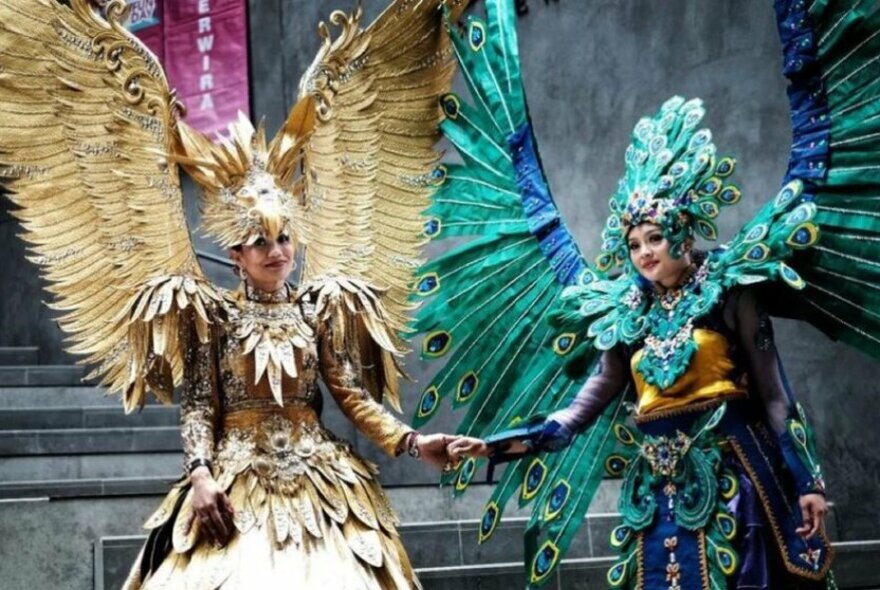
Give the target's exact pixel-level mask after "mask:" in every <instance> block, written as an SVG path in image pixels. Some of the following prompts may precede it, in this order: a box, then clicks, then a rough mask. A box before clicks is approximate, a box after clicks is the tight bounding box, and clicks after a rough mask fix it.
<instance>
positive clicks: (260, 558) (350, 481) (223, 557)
mask: <svg viewBox="0 0 880 590" xmlns="http://www.w3.org/2000/svg"><path fill="white" fill-rule="evenodd" d="M214 471H215V478H216V480H217V482H218V484H219V485H220V486H221V487H222V488H223V489H224V490H226V493H227V494H228V496H229V499H230V502H231V503H232V506H233V508H234V510H235V516H234V525H235V531H234V533H233V536H232V539H231V540H230V542H229V543H228V544H227V545H226V546H225V547H215V546H214V545H212V544H210V543H208V542H207V541H206V540H205V539H204V537H203V536H202V535H201V534H200V524H199V521H198V519H193V518H192V516H193V510H192V490H191V489H190V487H189V485H188V484H187V482H181V483H180V484H178V485H177V486H175V487H174V488H173V489H172V490H171V492H170V493H169V494H168V496H166V498H165V499H164V501H163V502H162V504H161V505H160V506H159V509H158V510H157V511H156V512H155V513H154V514H153V515H152V516H151V517H150V518H149V520H148V521H147V523H146V525H145V527H146V528H147V529H148V530H150V531H156V530H157V529H160V528H161V527H165V529H166V530H170V531H171V549H170V550H169V551H168V554H167V555H166V556H165V557H164V559H163V560H162V561H161V564H160V565H159V566H158V567H157V568H156V569H155V570H154V571H152V573H150V574H148V575H147V576H145V579H141V575H140V570H141V568H140V564H141V561H142V559H144V557H149V556H144V555H143V552H142V556H141V558H139V559H138V560H137V562H136V563H135V565H134V567H133V569H132V573H131V575H130V576H129V580H128V582H127V583H126V586H124V588H125V590H158V589H167V590H177V589H180V590H221V589H222V590H233V589H236V590H238V589H242V590H244V589H249V588H254V587H258V586H257V585H259V587H261V588H265V589H267V590H276V589H277V590H281V589H290V590H294V589H295V590H329V589H331V588H332V589H333V590H391V589H393V590H410V589H412V588H420V585H419V583H418V581H417V579H416V577H415V574H414V573H413V570H412V567H411V565H410V563H409V559H408V557H407V555H406V552H405V550H404V548H403V545H402V544H401V541H400V537H399V535H398V533H397V525H398V524H399V522H398V519H397V516H396V515H395V514H394V512H393V510H392V509H391V507H390V505H389V503H388V499H387V497H386V496H385V493H384V492H383V491H382V489H381V487H380V486H379V483H378V481H377V480H376V475H377V469H376V467H375V466H374V465H372V464H371V463H368V462H367V461H365V460H363V459H361V458H360V457H358V456H357V455H356V454H355V453H354V451H353V450H352V449H351V446H350V445H349V444H348V443H345V442H343V441H340V440H338V439H336V438H335V437H334V436H333V435H332V434H331V433H330V432H329V431H327V430H326V429H325V428H324V426H323V425H322V424H321V422H320V420H319V419H318V417H317V416H316V414H315V412H314V410H312V409H311V408H309V407H294V408H278V407H276V408H273V409H271V410H262V411H261V410H241V411H237V412H232V413H230V414H228V415H227V416H226V419H225V421H224V435H223V437H222V440H221V441H220V443H219V445H218V448H217V453H216V461H215V467H214ZM190 523H192V525H191V526H190ZM148 548H149V544H148V546H147V547H145V549H148Z"/></svg>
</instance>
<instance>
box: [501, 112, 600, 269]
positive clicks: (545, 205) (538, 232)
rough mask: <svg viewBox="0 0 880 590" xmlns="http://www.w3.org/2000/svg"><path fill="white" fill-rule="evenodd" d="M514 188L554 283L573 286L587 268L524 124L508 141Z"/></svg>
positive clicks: (530, 132)
mask: <svg viewBox="0 0 880 590" xmlns="http://www.w3.org/2000/svg"><path fill="white" fill-rule="evenodd" d="M507 144H508V147H509V148H510V152H511V153H512V154H513V165H514V168H515V169H516V184H517V187H518V188H519V194H520V199H521V203H522V208H523V212H524V213H525V215H526V219H527V223H528V226H529V231H530V232H531V233H532V235H534V236H535V237H537V238H538V243H539V245H540V247H541V252H542V253H543V254H544V257H545V258H547V260H548V261H550V263H551V265H552V267H553V272H554V274H555V276H556V279H557V280H558V281H559V282H561V283H562V284H563V285H571V284H574V283H575V282H576V281H577V280H578V278H579V277H580V276H581V273H582V272H583V271H584V269H585V268H586V264H585V263H584V257H583V255H582V254H581V252H580V250H579V249H578V247H577V244H576V243H575V241H574V239H573V238H572V236H571V234H570V233H569V231H568V229H567V228H566V227H565V224H564V223H563V222H562V219H561V218H560V216H559V211H558V209H557V208H556V203H554V202H553V197H552V196H551V194H550V187H548V186H547V182H546V180H545V179H544V172H543V171H542V170H541V164H540V161H539V158H538V153H537V149H536V146H535V141H534V136H533V135H532V127H531V125H530V124H528V123H526V124H525V125H523V126H522V127H521V128H520V129H519V130H517V131H516V132H514V133H512V134H511V135H510V136H509V137H508V138H507Z"/></svg>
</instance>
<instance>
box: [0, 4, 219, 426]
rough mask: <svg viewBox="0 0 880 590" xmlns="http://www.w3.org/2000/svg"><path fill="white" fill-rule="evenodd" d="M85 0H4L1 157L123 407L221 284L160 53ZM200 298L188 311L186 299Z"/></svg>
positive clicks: (80, 341)
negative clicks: (190, 190)
mask: <svg viewBox="0 0 880 590" xmlns="http://www.w3.org/2000/svg"><path fill="white" fill-rule="evenodd" d="M123 8H124V3H122V2H119V1H118V0H114V1H112V2H110V3H109V5H108V8H107V10H108V20H107V21H105V20H104V19H102V18H101V17H100V16H98V15H97V14H96V13H95V12H93V10H92V9H91V8H90V7H89V5H88V3H87V2H86V1H85V0H72V1H71V2H70V5H69V6H65V5H62V4H60V3H58V2H56V1H54V0H0V56H2V57H0V66H2V70H0V165H2V171H0V174H2V176H3V179H4V181H5V184H6V186H7V188H8V189H9V191H10V195H9V196H10V197H11V199H12V200H13V201H14V202H15V203H16V204H17V205H18V206H19V207H20V209H18V210H17V211H15V212H14V215H16V217H18V218H19V219H20V220H21V223H22V226H23V227H24V230H25V231H24V234H23V237H24V239H25V240H27V241H28V242H29V243H30V244H31V245H32V248H31V250H32V253H33V256H32V257H31V258H32V260H34V261H35V262H37V263H38V264H39V265H40V267H41V270H42V273H43V275H44V277H45V278H46V279H47V280H48V282H49V283H50V286H49V287H48V290H49V291H50V292H51V293H52V294H53V295H54V296H55V302H54V304H53V305H52V307H53V308H55V309H58V310H61V311H63V312H65V313H64V315H63V316H62V317H61V319H60V321H59V323H60V325H61V327H62V328H63V329H64V330H65V331H66V332H68V333H69V334H70V339H69V340H70V342H71V344H70V345H69V347H68V349H69V350H70V351H71V352H73V353H75V354H79V355H85V357H86V358H85V359H84V361H83V362H87V363H90V364H94V365H97V369H96V370H95V371H94V372H93V373H92V375H90V377H99V378H100V379H101V380H102V384H103V385H105V386H107V387H108V388H109V389H110V390H111V391H113V392H121V393H122V394H123V397H124V402H125V407H126V410H127V411H131V410H132V409H133V408H135V407H138V406H139V405H140V404H142V403H143V401H144V397H145V392H146V391H147V390H152V391H153V392H154V393H156V394H157V396H159V397H160V398H161V399H163V400H165V401H170V394H171V390H172V388H173V385H174V384H176V383H178V382H179V381H180V380H181V378H182V372H183V362H182V356H181V351H180V347H179V346H178V327H179V325H180V323H181V321H183V318H184V317H187V318H189V317H192V318H194V319H195V322H194V324H195V326H196V328H197V330H198V332H199V335H200V337H201V338H202V340H205V339H207V337H208V332H209V330H208V323H209V322H210V319H211V316H212V314H213V312H212V309H214V308H215V305H214V304H215V303H216V302H218V301H219V297H218V295H217V294H216V293H215V292H214V290H213V289H212V288H211V287H210V285H209V284H208V283H207V282H206V281H205V279H204V275H203V274H202V272H201V269H200V268H199V265H198V262H197V259H196V256H195V253H194V250H193V247H192V244H191V241H190V235H189V231H188V229H187V226H186V220H185V217H184V212H183V199H182V194H181V190H180V182H179V176H178V169H177V166H176V165H175V164H173V163H170V162H168V161H167V159H166V157H165V156H166V155H168V154H171V153H173V152H174V150H175V148H174V146H175V145H176V143H175V142H176V139H175V135H174V133H175V121H176V115H177V113H176V109H177V108H178V103H177V102H176V100H175V98H174V94H173V92H171V90H170V89H169V87H168V83H167V80H166V78H165V74H164V72H163V71H162V68H161V67H160V66H159V64H158V62H157V61H156V59H155V57H154V56H153V55H152V54H151V53H150V52H149V50H147V49H146V48H145V47H144V45H143V44H141V43H140V42H139V41H138V40H137V39H136V38H135V37H133V36H132V35H130V34H129V33H128V32H127V31H126V30H125V29H124V28H123V27H122V26H121V25H120V24H119V23H118V19H119V18H120V17H121V14H122V10H123ZM191 309H194V310H195V311H194V312H190V311H189V310H191Z"/></svg>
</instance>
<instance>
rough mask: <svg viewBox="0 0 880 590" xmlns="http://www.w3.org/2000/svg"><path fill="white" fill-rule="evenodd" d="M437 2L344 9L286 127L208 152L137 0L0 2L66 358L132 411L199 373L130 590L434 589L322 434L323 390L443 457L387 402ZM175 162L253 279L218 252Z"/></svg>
mask: <svg viewBox="0 0 880 590" xmlns="http://www.w3.org/2000/svg"><path fill="white" fill-rule="evenodd" d="M451 4H453V5H455V4H457V3H454V2H453V3H451ZM461 4H462V5H463V4H464V2H462V3H461ZM438 7H439V3H438V2H434V1H431V2H418V3H412V2H408V1H406V0H399V1H397V2H394V3H393V4H392V5H391V6H390V7H389V8H388V9H386V10H385V12H383V13H382V14H381V15H380V16H379V17H378V18H377V19H376V21H374V22H373V23H372V24H371V25H370V26H368V27H366V28H362V27H361V24H360V19H361V12H360V9H358V10H357V11H356V12H354V13H353V14H345V13H342V12H338V11H337V12H334V13H333V14H332V15H331V18H330V20H331V23H332V24H333V25H335V26H336V27H338V29H339V31H338V35H336V36H335V37H334V36H332V35H331V34H330V30H329V28H328V27H327V26H325V25H323V24H322V25H321V27H320V28H319V31H320V32H321V34H322V36H323V38H324V42H323V44H322V46H321V48H320V50H319V52H318V55H317V56H316V58H315V60H314V62H313V64H312V65H311V66H310V67H309V69H308V70H307V71H306V73H305V75H304V76H303V78H302V80H301V81H300V95H299V99H298V102H297V103H296V105H295V106H294V107H293V109H292V110H291V113H290V116H289V118H288V119H287V121H286V122H285V124H284V125H283V127H282V128H281V130H280V131H279V132H278V134H277V135H276V136H275V138H274V139H272V140H271V141H267V138H266V133H265V131H264V129H263V128H262V126H260V127H259V128H258V129H255V128H254V127H253V126H252V125H251V123H250V121H248V120H247V119H246V118H245V117H244V116H240V118H239V120H238V121H237V122H236V123H234V124H233V125H232V126H231V127H230V133H229V135H228V136H227V137H224V138H221V139H220V140H219V141H218V142H217V143H215V142H212V141H211V140H209V139H208V138H207V137H205V136H203V135H202V134H200V133H199V132H197V131H195V130H194V129H192V128H190V127H188V126H187V125H186V124H185V123H184V122H183V121H181V120H180V117H181V116H182V114H183V108H182V106H181V105H180V103H179V102H178V101H177V100H176V97H175V93H174V92H173V91H172V90H171V89H170V88H169V87H168V83H167V80H166V78H165V75H164V72H163V70H162V68H161V66H160V65H159V64H158V63H157V61H156V59H155V57H154V56H153V55H152V54H151V53H150V52H149V51H148V50H147V49H146V48H145V47H144V46H143V45H142V44H141V43H140V42H139V41H138V40H137V39H136V38H135V37H133V36H132V35H130V34H129V33H128V32H127V31H126V30H125V28H124V27H123V26H122V25H121V24H120V20H121V18H122V16H123V15H124V11H125V3H124V2H122V1H121V0H111V1H110V2H109V3H107V4H106V6H105V9H104V11H102V12H99V11H98V10H96V9H95V8H93V7H92V6H91V5H90V3H89V2H88V1H87V0H72V1H71V2H68V3H60V2H56V1H55V0H8V1H4V2H0V55H2V58H0V69H2V71H3V73H4V74H3V76H2V77H0V113H4V116H11V115H9V114H14V124H4V125H3V133H2V134H0V154H2V157H0V160H2V162H0V163H2V170H3V177H4V178H5V179H6V181H7V187H8V188H9V190H10V194H11V198H12V199H13V200H14V201H15V203H16V204H17V205H18V206H19V209H18V210H17V211H16V215H17V216H18V217H19V219H20V220H21V222H22V226H23V227H24V237H25V239H26V240H28V241H29V242H30V244H31V245H32V250H33V254H34V258H35V260H36V262H37V263H39V264H40V266H41V269H42V271H43V273H44V276H45V277H46V279H47V280H48V281H49V283H50V284H51V287H50V291H51V292H52V293H53V294H54V295H55V306H56V307H57V308H58V309H61V310H63V311H64V312H65V313H64V315H63V317H62V318H61V319H60V324H61V326H62V328H63V329H64V330H66V331H67V332H68V333H69V334H70V335H71V342H72V344H71V346H70V350H71V352H73V353H77V354H82V355H84V356H85V357H86V358H85V359H84V362H87V363H90V364H92V365H95V366H96V369H95V371H94V372H93V373H92V376H93V377H94V378H99V379H100V380H101V383H102V384H103V385H105V386H106V387H107V388H108V389H109V390H110V391H114V392H119V393H121V394H122V398H123V401H124V404H125V408H126V410H127V411H132V410H135V409H137V408H139V407H140V406H142V405H143V404H144V403H145V401H146V396H147V393H148V392H152V393H153V394H155V395H156V397H158V398H159V400H161V401H163V402H167V403H170V402H171V401H172V392H173V390H174V388H175V387H176V386H181V395H180V403H181V413H182V425H183V428H182V436H183V443H184V444H183V446H184V454H185V467H186V475H185V476H184V477H183V479H182V480H181V481H180V482H178V483H177V484H176V485H175V486H174V487H173V488H172V490H171V492H170V493H169V494H168V496H167V497H166V498H165V500H164V501H163V502H162V504H161V505H160V507H159V508H158V510H156V512H155V513H154V514H153V516H152V517H151V518H150V519H149V521H148V522H147V524H146V527H147V529H148V530H149V531H150V535H149V538H148V541H147V543H146V545H145V547H144V550H143V551H142V553H141V556H140V558H139V559H138V561H137V562H136V563H135V565H134V567H133V569H132V572H131V575H130V576H129V579H128V581H127V583H126V588H128V589H145V590H146V589H153V588H198V589H207V588H210V589H219V588H223V589H229V588H250V587H253V586H254V585H256V584H260V585H261V586H262V587H264V588H302V589H309V588H312V589H318V588H321V589H322V590H323V589H327V588H333V589H343V588H345V589H352V590H361V589H376V590H380V589H389V588H414V587H418V586H419V584H418V581H417V580H416V578H415V576H414V573H413V571H412V568H411V566H410V564H409V561H408V559H407V556H406V552H405V551H404V549H403V547H402V545H401V543H400V538H399V536H398V534H397V532H396V530H395V527H396V525H397V520H396V517H395V515H394V513H393V511H392V509H391V508H390V507H389V505H388V502H387V499H386V497H385V495H384V494H383V492H382V490H381V488H380V486H379V484H378V481H377V472H376V469H375V467H374V466H373V465H371V464H369V463H367V462H366V461H364V460H363V459H361V458H360V457H358V456H357V455H356V454H355V453H354V451H353V450H352V448H351V446H350V445H349V444H347V443H345V442H343V441H340V440H339V439H337V438H336V437H334V436H333V435H332V434H331V433H330V432H329V431H327V429H326V428H325V427H324V426H323V425H322V423H321V419H320V408H321V392H320V390H319V388H318V384H317V381H318V379H319V377H320V378H322V379H323V380H324V382H325V384H326V385H327V387H328V389H329V390H330V393H331V395H332V397H333V398H334V399H335V400H336V402H337V403H338V405H339V406H340V407H341V409H342V411H343V412H344V413H345V414H346V416H347V417H348V418H349V419H350V420H351V421H352V422H353V423H354V424H355V425H356V426H357V427H358V428H359V429H360V430H361V431H362V432H364V433H365V434H366V435H367V436H368V437H369V438H370V439H371V440H372V441H374V442H375V443H376V444H378V445H379V446H380V447H381V448H383V449H384V450H385V451H386V452H387V453H389V454H391V455H398V454H400V453H402V452H409V453H410V454H411V455H414V456H421V457H423V458H425V459H427V460H429V461H431V462H433V463H436V464H442V463H443V462H444V458H445V446H446V444H447V443H449V442H450V441H451V438H450V437H445V436H443V435H433V436H421V435H419V434H418V433H416V432H414V431H413V430H412V429H410V428H409V427H407V426H405V425H404V424H402V423H401V422H400V421H398V420H397V419H396V418H394V417H393V416H392V415H391V414H390V413H389V412H388V411H386V410H385V408H384V406H383V404H382V401H383V399H385V400H387V401H388V402H389V404H390V405H391V406H392V407H394V408H395V409H397V410H399V409H400V406H399V399H398V383H397V382H398V378H399V376H400V375H401V374H402V371H401V369H400V367H399V364H398V362H399V358H400V357H401V355H402V352H403V348H404V346H403V343H402V341H401V340H400V337H399V334H400V333H402V332H404V331H405V329H406V325H407V323H408V321H409V312H410V310H411V305H410V303H409V301H408V297H409V289H410V284H411V282H412V279H413V269H414V268H416V267H417V266H418V263H419V258H420V252H421V247H422V245H423V243H424V241H425V236H424V233H423V232H424V228H423V220H422V218H421V213H422V211H423V210H424V208H425V207H426V206H427V204H428V194H429V192H430V190H431V188H432V186H433V184H434V183H435V179H436V177H435V172H434V168H435V166H436V162H437V160H438V157H439V155H438V153H437V152H436V150H435V143H436V141H437V140H438V138H439V132H438V123H439V119H440V112H439V108H438V98H439V96H441V95H442V94H443V93H444V92H445V91H447V90H448V88H449V85H450V80H451V76H452V73H453V67H454V66H453V63H452V62H451V51H450V47H449V40H448V38H447V36H446V33H445V31H444V29H443V27H442V26H441V11H440V10H439V9H438ZM460 8H461V6H458V7H455V6H453V12H456V11H457V9H460ZM181 168H182V169H183V170H184V171H186V172H187V173H188V174H189V175H190V176H191V177H192V178H193V180H195V181H196V183H197V184H198V185H199V188H200V189H201V200H202V203H201V204H202V207H201V209H202V219H201V222H202V229H203V230H204V231H205V232H206V233H207V234H209V235H211V236H212V237H214V238H215V239H216V240H217V241H218V242H219V243H220V244H221V246H223V247H224V248H228V249H229V250H230V255H231V256H232V258H233V260H234V262H235V264H236V266H237V269H238V273H239V275H240V277H241V278H242V283H241V287H240V288H239V289H238V290H236V291H233V292H229V291H225V290H223V289H220V288H217V287H215V286H214V285H212V284H211V283H210V282H209V281H208V279H207V277H206V276H205V275H204V273H203V272H202V270H201V268H200V267H199V263H198V259H197V257H196V254H195V250H194V249H193V246H192V243H191V240H190V233H189V230H188V228H187V225H186V220H185V218H184V213H183V211H184V208H183V206H182V205H183V195H182V191H181V188H180V175H179V173H180V169H181ZM295 244H299V245H300V246H301V249H302V250H303V251H302V253H301V257H302V261H303V262H302V264H303V269H302V273H301V276H300V280H301V285H300V286H299V287H292V286H290V285H289V284H288V283H287V282H286V281H287V278H288V275H289V274H290V273H291V271H292V267H293V264H294V258H295V256H296V254H297V252H296V249H295Z"/></svg>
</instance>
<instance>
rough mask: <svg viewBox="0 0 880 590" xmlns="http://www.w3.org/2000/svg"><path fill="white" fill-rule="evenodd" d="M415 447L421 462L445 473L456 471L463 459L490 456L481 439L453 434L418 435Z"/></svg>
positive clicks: (486, 446)
mask: <svg viewBox="0 0 880 590" xmlns="http://www.w3.org/2000/svg"><path fill="white" fill-rule="evenodd" d="M415 446H416V448H417V449H418V456H419V458H420V459H421V460H423V461H425V462H427V463H429V464H431V465H433V466H434V467H437V468H438V469H442V470H443V471H450V470H452V469H455V468H456V467H457V466H458V464H459V462H461V460H462V458H465V457H476V456H480V457H486V456H488V454H489V447H488V445H486V443H485V442H483V441H482V440H481V439H479V438H473V437H469V436H459V435H452V434H417V435H416V440H415Z"/></svg>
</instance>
